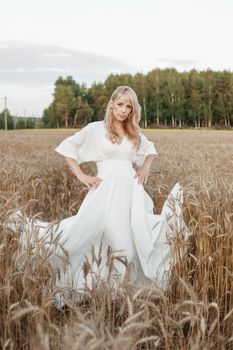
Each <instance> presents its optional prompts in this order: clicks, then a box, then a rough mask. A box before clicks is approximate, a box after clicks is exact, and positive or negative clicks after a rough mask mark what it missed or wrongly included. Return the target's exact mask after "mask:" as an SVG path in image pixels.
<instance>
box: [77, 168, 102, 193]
mask: <svg viewBox="0 0 233 350" xmlns="http://www.w3.org/2000/svg"><path fill="white" fill-rule="evenodd" d="M76 177H77V179H78V180H79V181H81V182H82V183H83V184H84V185H86V186H87V187H88V188H89V189H90V188H92V187H95V188H97V187H98V186H99V185H100V183H101V181H103V179H101V178H100V177H98V176H91V175H87V174H85V173H84V172H81V173H79V174H77V175H76Z"/></svg>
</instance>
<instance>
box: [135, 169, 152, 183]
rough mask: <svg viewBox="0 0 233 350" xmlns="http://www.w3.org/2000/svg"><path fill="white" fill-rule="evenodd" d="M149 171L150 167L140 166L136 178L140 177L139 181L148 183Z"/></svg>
mask: <svg viewBox="0 0 233 350" xmlns="http://www.w3.org/2000/svg"><path fill="white" fill-rule="evenodd" d="M149 173H150V167H149V166H146V165H143V166H142V167H141V168H139V169H138V170H137V171H136V174H135V176H134V178H138V183H140V184H142V185H143V184H147V181H148V177H149Z"/></svg>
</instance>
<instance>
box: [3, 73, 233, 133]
mask: <svg viewBox="0 0 233 350" xmlns="http://www.w3.org/2000/svg"><path fill="white" fill-rule="evenodd" d="M119 85H128V86H130V87H132V88H133V89H134V90H135V92H136V94H137V96H138V100H139V103H140V105H141V107H142V117H141V126H143V127H174V128H175V127H180V128H182V127H196V128H197V127H198V128H201V127H207V128H211V127H215V128H223V127H224V128H231V127H233V73H232V72H231V71H229V70H224V71H213V70H211V69H207V70H204V71H197V70H195V69H193V70H191V71H189V72H178V71H177V70H176V69H175V68H166V69H159V68H156V69H153V70H152V71H150V72H148V73H147V74H143V73H136V74H135V75H131V74H110V75H109V76H108V77H107V79H106V80H105V81H104V82H103V83H102V82H98V83H96V82H94V83H93V84H92V85H91V86H90V87H89V88H88V87H87V86H86V84H84V83H83V84H79V83H77V82H76V81H75V80H74V79H73V77H72V76H67V77H65V78H63V77H59V78H58V79H57V80H56V81H55V83H54V92H53V100H52V102H51V104H50V105H49V106H48V107H47V108H45V110H44V111H43V116H42V120H41V121H40V122H39V123H37V125H38V126H43V127H46V128H60V127H65V128H68V127H73V128H76V127H82V126H83V125H86V124H87V123H89V122H92V121H97V120H102V119H103V118H104V114H105V110H106V107H107V103H108V101H109V98H110V96H111V94H112V92H113V91H114V90H115V89H116V88H117V87H118V86H119ZM2 119H3V113H2V114H0V128H2V122H1V121H2ZM18 123H19V124H20V123H21V124H22V125H21V126H23V123H24V126H25V125H26V124H25V120H24V121H20V122H18ZM29 124H30V121H29ZM31 125H32V123H31ZM35 126H36V123H34V127H35ZM25 127H26V126H25Z"/></svg>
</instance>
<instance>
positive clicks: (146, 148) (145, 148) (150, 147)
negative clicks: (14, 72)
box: [135, 131, 158, 166]
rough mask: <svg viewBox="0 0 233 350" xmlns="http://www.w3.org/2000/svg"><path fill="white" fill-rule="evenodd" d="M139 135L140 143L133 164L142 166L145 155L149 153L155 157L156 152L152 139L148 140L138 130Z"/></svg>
mask: <svg viewBox="0 0 233 350" xmlns="http://www.w3.org/2000/svg"><path fill="white" fill-rule="evenodd" d="M139 135H140V137H141V143H140V147H139V149H138V151H137V156H136V161H135V164H136V165H138V166H142V165H143V163H144V161H145V158H146V156H148V155H149V154H154V155H155V156H156V157H157V156H158V153H157V151H156V149H155V145H154V143H153V142H152V141H149V140H148V139H147V137H146V136H145V135H144V134H143V133H142V132H141V131H140V132H139Z"/></svg>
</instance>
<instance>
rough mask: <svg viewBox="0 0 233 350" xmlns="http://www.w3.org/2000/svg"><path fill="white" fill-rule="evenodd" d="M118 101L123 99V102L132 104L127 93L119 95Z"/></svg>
mask: <svg viewBox="0 0 233 350" xmlns="http://www.w3.org/2000/svg"><path fill="white" fill-rule="evenodd" d="M116 101H117V102H119V101H121V102H125V103H127V102H128V103H130V104H131V101H130V99H129V97H128V96H127V95H125V94H122V95H120V96H118V97H117V99H116Z"/></svg>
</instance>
